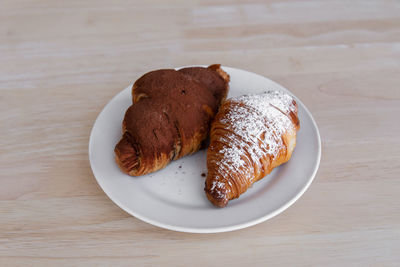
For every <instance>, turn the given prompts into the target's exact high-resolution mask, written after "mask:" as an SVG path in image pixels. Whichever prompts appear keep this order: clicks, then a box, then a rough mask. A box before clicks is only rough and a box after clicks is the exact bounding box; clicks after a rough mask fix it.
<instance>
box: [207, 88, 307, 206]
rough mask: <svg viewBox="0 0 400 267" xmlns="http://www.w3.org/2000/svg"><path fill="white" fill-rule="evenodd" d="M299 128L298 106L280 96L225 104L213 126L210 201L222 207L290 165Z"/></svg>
mask: <svg viewBox="0 0 400 267" xmlns="http://www.w3.org/2000/svg"><path fill="white" fill-rule="evenodd" d="M299 128H300V122H299V119H298V116H297V104H296V101H295V100H294V99H293V98H292V97H291V96H290V95H288V94H287V93H284V92H281V91H269V92H267V93H264V94H262V95H250V96H241V97H236V98H232V99H229V100H227V101H226V102H225V103H223V104H222V105H221V107H220V109H219V112H218V114H217V115H216V117H215V119H214V121H213V123H212V125H211V133H210V146H209V148H208V151H207V168H208V174H207V178H206V184H205V192H206V195H207V198H208V199H209V200H210V201H211V202H212V203H213V204H214V205H216V206H218V207H224V206H226V205H227V203H228V201H229V200H231V199H234V198H238V197H239V196H240V195H241V194H242V193H244V192H245V191H246V190H247V189H248V188H249V187H250V186H251V185H252V184H253V183H254V182H256V181H258V180H260V179H262V178H263V177H265V176H266V175H267V174H269V173H270V172H271V171H272V170H273V169H274V168H275V167H277V166H279V165H281V164H282V163H285V162H287V161H288V160H289V159H290V157H291V155H292V152H293V149H294V147H295V146H296V134H297V131H298V130H299Z"/></svg>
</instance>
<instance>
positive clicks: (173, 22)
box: [0, 0, 400, 266]
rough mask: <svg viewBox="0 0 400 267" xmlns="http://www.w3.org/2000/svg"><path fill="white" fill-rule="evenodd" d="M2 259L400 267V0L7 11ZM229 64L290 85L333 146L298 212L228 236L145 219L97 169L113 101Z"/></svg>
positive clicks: (21, 5)
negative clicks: (144, 79)
mask: <svg viewBox="0 0 400 267" xmlns="http://www.w3.org/2000/svg"><path fill="white" fill-rule="evenodd" d="M0 6H1V8H0V137H1V139H0V179H1V180H0V181H1V186H0V265H1V266H8V265H23V266H27V265H37V266H43V265H47V264H48V265H61V264H65V265H83V266H90V265H109V266H115V265H126V266H159V265H169V266H191V265H192V264H194V265H197V266H225V265H227V266H254V265H258V266H310V265H315V266H399V264H400V253H399V251H400V137H399V131H400V118H399V116H400V115H399V114H400V2H399V1H379V0H373V1H307V2H299V1H282V2H278V1H268V2H267V1H261V0H260V1H258V0H254V1H253V0H252V1H233V0H222V1H215V0H214V1H210V0H206V1H200V0H197V1H184V0H181V1H178V0H174V1H168V2H167V1H161V0H152V1H81V0H79V1H78V0H73V1H44V0H42V1H26V0H20V1H14V0H2V1H1V4H0ZM210 63H222V64H223V65H226V66H232V67H237V68H241V69H247V70H249V71H253V72H256V73H259V74H262V75H265V76H267V77H269V78H271V79H273V80H275V81H277V82H279V83H281V84H283V85H284V86H286V87H287V88H289V89H290V90H291V91H292V92H293V93H294V94H295V95H297V96H298V97H299V98H300V99H301V100H302V101H303V102H304V103H305V105H306V106H307V107H308V108H309V109H310V111H311V112H312V114H313V115H314V117H315V119H316V121H317V123H318V126H319V130H320V133H321V137H322V161H321V165H320V169H319V171H318V174H317V176H316V179H315V181H314V182H313V184H312V185H311V187H310V189H309V190H308V191H307V192H306V193H305V195H304V196H303V197H302V198H301V199H300V200H299V201H298V202H296V203H295V204H294V205H293V206H292V207H290V208H289V209H288V210H287V211H285V212H284V213H282V214H280V215H279V216H277V217H275V218H273V219H271V220H269V221H267V222H264V223H261V224H259V225H256V226H253V227H250V228H247V229H243V230H240V231H234V232H228V233H222V234H207V235H205V234H188V233H179V232H173V231H168V230H164V229H160V228H157V227H154V226H152V225H149V224H147V223H144V222H142V221H140V220H138V219H136V218H134V217H132V216H130V215H128V214H127V213H125V212H124V211H122V210H121V209H120V208H119V207H117V206H116V205H115V204H114V203H113V202H111V201H110V200H109V199H108V198H107V196H106V195H105V194H104V193H103V191H102V190H101V189H100V188H99V186H98V185H97V183H96V181H95V179H94V177H93V174H92V172H91V169H90V166H89V161H88V141H89V133H90V130H91V127H92V125H93V123H94V120H95V119H96V117H97V115H98V113H99V112H100V111H101V109H102V108H103V107H104V105H105V104H106V103H107V102H108V101H109V100H110V99H111V98H112V97H113V96H114V95H115V94H117V93H118V92H119V91H121V90H122V89H123V88H125V87H126V86H127V85H128V84H129V83H131V82H133V81H134V80H135V79H137V78H138V77H139V76H140V75H141V74H143V73H145V72H147V71H149V70H152V69H157V68H170V67H175V66H182V65H191V64H210Z"/></svg>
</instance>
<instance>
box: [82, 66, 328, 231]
mask: <svg viewBox="0 0 400 267" xmlns="http://www.w3.org/2000/svg"><path fill="white" fill-rule="evenodd" d="M197 66H202V67H204V66H206V65H187V66H181V67H177V68H175V69H180V68H185V67H197ZM221 68H224V69H234V70H238V71H241V72H246V73H248V74H251V75H256V76H259V77H260V78H263V79H267V80H269V81H270V82H272V83H274V84H276V85H278V86H279V87H280V88H283V89H284V90H285V91H286V92H288V93H290V94H291V95H292V96H294V97H295V99H296V101H297V102H299V104H300V105H301V106H302V107H303V108H304V110H305V112H306V114H307V115H308V116H309V118H310V119H311V122H312V126H313V128H314V129H315V132H316V135H317V139H318V140H317V141H318V142H317V144H318V153H317V157H316V159H317V161H316V164H315V166H314V169H313V172H312V174H311V176H310V178H309V179H308V181H307V183H305V184H304V186H303V187H302V188H301V190H299V191H298V193H297V194H296V195H295V196H294V197H293V198H291V199H290V200H289V201H288V202H286V203H285V204H284V205H282V206H281V207H280V208H278V209H276V210H274V211H272V212H270V213H268V214H266V215H265V216H261V217H259V218H257V219H253V220H250V221H248V222H245V223H240V224H235V225H231V226H222V227H205V228H196V227H183V226H176V225H171V224H167V223H162V222H159V221H156V220H153V219H150V218H147V217H146V216H143V215H141V214H138V213H135V212H134V211H132V210H131V209H130V208H128V207H126V206H125V205H124V204H123V203H121V202H120V201H119V200H118V198H117V197H114V196H113V194H112V193H111V192H110V191H108V189H106V188H105V187H104V184H102V183H101V182H100V181H99V179H98V178H97V175H96V171H95V168H94V167H93V163H92V161H93V160H92V152H91V151H92V146H93V131H94V128H95V126H96V124H97V123H98V120H99V118H100V117H101V114H102V113H103V112H105V109H106V107H107V106H108V105H109V104H110V103H111V102H113V101H114V100H115V99H116V98H117V97H118V96H119V95H120V94H123V93H124V92H125V90H126V89H128V88H131V87H132V84H130V85H129V86H127V87H125V88H124V89H123V90H121V91H120V92H119V93H117V94H116V95H114V96H113V97H112V98H111V99H110V100H109V101H108V102H107V103H106V104H105V105H104V106H103V108H102V110H101V111H100V113H99V114H98V115H97V117H96V120H95V121H94V123H93V126H92V128H91V131H90V136H89V145H88V157H89V163H90V168H91V170H92V173H93V176H94V178H95V179H96V181H97V184H98V185H99V186H100V188H101V189H102V190H103V192H104V193H105V194H106V195H107V197H108V198H109V199H110V200H111V201H112V202H114V203H115V204H116V205H117V206H118V207H119V208H121V209H122V210H124V211H125V212H127V213H128V214H130V215H131V216H133V217H135V218H137V219H139V220H141V221H143V222H146V223H148V224H151V225H154V226H157V227H160V228H164V229H168V230H172V231H177V232H184V233H203V234H204V233H222V232H230V231H235V230H240V229H244V228H247V227H250V226H254V225H257V224H259V223H262V222H265V221H267V220H269V219H271V218H273V217H275V216H277V215H279V214H280V213H282V212H283V211H285V210H286V209H288V208H289V207H290V206H292V205H293V204H294V203H295V202H296V201H297V200H298V199H299V198H300V197H301V196H302V195H303V194H304V193H305V192H306V191H307V189H308V188H309V187H310V185H311V183H312V182H313V180H314V178H315V176H316V174H317V172H318V169H319V165H320V162H321V136H320V133H319V129H318V125H317V123H316V121H315V119H314V117H313V116H312V114H311V112H310V111H309V110H308V108H307V106H306V105H304V103H303V102H302V101H301V100H300V99H299V98H298V97H297V96H296V95H294V94H293V93H292V92H291V91H289V90H288V89H286V87H284V86H283V85H281V84H279V83H277V82H275V81H274V80H271V79H270V78H268V77H265V76H263V75H261V74H258V73H255V72H250V71H247V70H243V69H239V68H234V67H229V66H225V65H222V64H221Z"/></svg>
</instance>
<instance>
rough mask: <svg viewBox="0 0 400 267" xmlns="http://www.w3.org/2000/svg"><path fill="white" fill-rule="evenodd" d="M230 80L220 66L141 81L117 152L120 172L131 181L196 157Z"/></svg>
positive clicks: (151, 74) (151, 75)
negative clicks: (169, 164) (187, 157)
mask: <svg viewBox="0 0 400 267" xmlns="http://www.w3.org/2000/svg"><path fill="white" fill-rule="evenodd" d="M228 83H229V75H228V74H227V73H225V72H224V71H223V70H222V69H221V67H220V65H218V64H215V65H211V66H209V67H208V68H202V67H190V68H183V69H180V70H173V69H162V70H156V71H151V72H148V73H146V74H145V75H143V76H142V77H140V78H139V79H138V80H137V81H136V82H135V83H134V85H133V87H132V102H133V104H132V105H131V106H130V107H129V108H128V110H127V111H126V113H125V117H124V120H123V123H122V131H123V135H122V139H121V140H120V141H119V142H118V144H117V145H116V146H115V150H114V151H115V158H116V162H117V164H118V166H119V167H120V169H121V170H122V171H123V172H125V173H127V174H129V175H132V176H139V175H144V174H147V173H150V172H154V171H157V170H159V169H162V168H164V167H165V166H166V165H167V164H168V163H169V162H170V161H171V160H176V159H179V158H181V157H183V156H185V155H187V154H190V153H193V152H195V151H197V150H198V149H199V148H200V147H201V144H202V142H203V141H204V140H205V139H206V137H207V136H208V133H209V128H210V123H211V120H212V119H213V117H214V115H215V114H216V113H217V111H218V108H219V106H220V104H221V102H222V100H224V99H225V97H226V95H227V93H228Z"/></svg>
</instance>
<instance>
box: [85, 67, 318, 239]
mask: <svg viewBox="0 0 400 267" xmlns="http://www.w3.org/2000/svg"><path fill="white" fill-rule="evenodd" d="M223 68H224V70H225V71H226V72H228V73H229V75H230V76H231V82H230V92H229V96H237V95H243V94H250V93H251V94H254V93H262V92H264V91H266V90H268V89H279V90H284V91H287V90H286V89H285V88H283V87H282V86H281V85H279V84H277V83H275V82H273V81H271V80H269V79H267V78H265V77H263V76H260V75H257V74H254V73H250V72H247V71H244V70H239V69H234V68H229V67H223ZM296 101H297V103H298V106H299V118H300V131H299V132H298V136H297V146H296V148H295V150H294V152H293V155H292V158H291V160H290V161H289V162H287V163H286V164H283V165H281V166H280V167H278V168H276V169H275V170H274V171H273V172H272V173H271V174H269V175H268V176H266V177H265V178H264V179H262V180H261V181H259V182H256V183H255V184H254V185H253V186H252V187H251V188H249V189H248V190H247V192H245V193H244V194H243V195H241V196H240V198H239V199H235V200H231V201H229V204H228V205H227V206H226V207H225V208H222V209H221V208H216V207H214V206H213V205H212V204H211V203H210V202H209V201H208V200H207V198H206V195H205V193H204V182H205V178H204V177H202V176H201V174H202V173H207V169H206V151H205V150H202V151H199V152H197V153H195V154H194V155H191V156H186V157H184V158H182V159H180V160H177V161H174V162H172V163H171V164H169V165H168V166H167V167H166V168H165V169H163V170H161V171H158V172H155V173H152V174H149V175H145V176H141V177H130V176H128V175H126V174H123V173H122V172H121V171H120V170H119V168H118V166H117V164H116V163H115V160H114V146H115V144H116V143H117V142H118V141H119V139H120V138H121V122H122V119H123V117H124V114H125V111H126V109H127V108H128V107H129V106H130V105H131V86H129V87H127V88H125V89H124V90H123V91H122V92H120V93H119V94H118V95H116V96H115V97H114V98H113V99H112V100H111V101H110V102H109V103H108V104H107V105H106V106H105V108H104V109H103V110H102V112H101V113H100V115H99V116H98V118H97V120H96V122H95V124H94V126H93V129H92V132H91V135H90V142H89V159H90V164H91V167H92V170H93V173H94V176H95V177H96V179H97V182H98V183H99V185H100V186H101V188H102V189H103V190H104V192H105V193H106V194H107V195H108V197H109V198H110V199H111V200H112V201H114V202H115V203H116V204H117V205H118V206H120V207H121V208H122V209H123V210H125V211H126V212H128V213H129V214H131V215H133V216H135V217H136V218H138V219H141V220H143V221H145V222H147V223H150V224H153V225H156V226H159V227H162V228H166V229H170V230H175V231H182V232H193V233H215V232H226V231H232V230H237V229H241V228H245V227H248V226H252V225H255V224H257V223H260V222H263V221H266V220H268V219H270V218H272V217H274V216H275V215H277V214H279V213H281V212H282V211H283V210H285V209H287V208H288V207H289V206H290V205H292V204H293V203H294V202H295V201H296V200H297V199H298V198H299V197H300V196H301V195H302V194H303V193H304V191H305V190H306V189H307V188H308V187H309V185H310V184H311V182H312V180H313V178H314V176H315V174H316V172H317V169H318V166H319V162H320V157H321V140H320V136H319V132H318V128H317V125H316V123H315V121H314V119H313V118H312V116H311V114H310V112H309V111H308V110H307V108H306V107H305V106H304V105H303V103H301V102H300V101H299V99H297V98H296Z"/></svg>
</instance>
